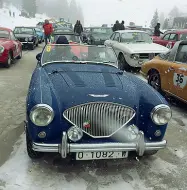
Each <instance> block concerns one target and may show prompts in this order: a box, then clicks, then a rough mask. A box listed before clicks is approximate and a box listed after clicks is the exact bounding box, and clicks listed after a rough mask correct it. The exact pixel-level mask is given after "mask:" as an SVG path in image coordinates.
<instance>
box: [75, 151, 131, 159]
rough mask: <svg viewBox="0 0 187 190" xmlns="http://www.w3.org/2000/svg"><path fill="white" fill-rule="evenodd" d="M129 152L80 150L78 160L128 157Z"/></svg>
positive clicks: (77, 154)
mask: <svg viewBox="0 0 187 190" xmlns="http://www.w3.org/2000/svg"><path fill="white" fill-rule="evenodd" d="M127 157H128V152H78V153H76V160H105V159H117V158H127Z"/></svg>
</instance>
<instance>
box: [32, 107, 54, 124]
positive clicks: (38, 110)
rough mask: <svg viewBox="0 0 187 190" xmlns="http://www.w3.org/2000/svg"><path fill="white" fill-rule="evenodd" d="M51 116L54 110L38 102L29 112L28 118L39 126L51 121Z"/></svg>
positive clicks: (52, 116)
mask: <svg viewBox="0 0 187 190" xmlns="http://www.w3.org/2000/svg"><path fill="white" fill-rule="evenodd" d="M53 118H54V111H53V109H52V108H51V107H50V106H48V105H46V104H38V105H36V106H34V107H33V108H32V110H31V112H30V120H31V121H32V122H33V123H34V124H35V125H37V126H40V127H44V126H47V125H49V124H50V123H51V122H52V121H53Z"/></svg>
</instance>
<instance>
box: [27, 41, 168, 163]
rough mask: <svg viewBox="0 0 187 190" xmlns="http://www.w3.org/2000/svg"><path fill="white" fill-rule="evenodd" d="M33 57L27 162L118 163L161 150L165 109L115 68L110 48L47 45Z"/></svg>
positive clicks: (162, 102)
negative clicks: (54, 156) (49, 156)
mask: <svg viewBox="0 0 187 190" xmlns="http://www.w3.org/2000/svg"><path fill="white" fill-rule="evenodd" d="M74 46H76V47H77V48H79V51H80V57H77V56H75V55H73V53H72V52H71V48H72V47H74ZM85 47H87V49H88V51H87V54H85V52H84V51H83V52H82V50H84V49H85ZM36 57H37V60H38V65H37V67H36V68H35V70H34V72H33V74H32V78H31V82H30V86H29V90H28V95H27V100H26V122H25V131H26V145H27V153H28V155H29V157H30V158H32V159H33V158H40V157H42V155H43V152H56V153H60V154H61V156H62V158H67V157H71V158H75V159H76V160H96V159H118V158H126V157H128V153H129V152H137V154H138V155H139V156H142V155H146V154H147V155H149V154H155V153H156V152H157V151H158V150H160V149H163V148H165V147H166V140H164V134H165V131H166V128H167V124H168V122H169V120H170V118H171V109H170V107H169V106H168V104H167V102H166V100H165V99H164V98H163V97H162V96H161V95H160V94H159V93H158V92H157V91H155V90H154V89H152V88H151V87H150V86H149V85H148V84H146V83H145V82H144V81H142V80H141V79H138V78H137V77H136V76H134V75H132V74H130V73H126V72H123V71H121V70H119V69H118V62H117V57H116V55H115V53H114V51H113V49H112V48H109V47H105V46H85V45H75V44H74V45H55V44H48V45H47V46H45V48H44V50H43V52H42V53H40V54H38V55H37V56H36Z"/></svg>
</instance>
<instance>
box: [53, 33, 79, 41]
mask: <svg viewBox="0 0 187 190" xmlns="http://www.w3.org/2000/svg"><path fill="white" fill-rule="evenodd" d="M60 36H65V37H66V38H67V40H68V42H77V43H80V40H79V36H75V35H73V34H65V35H54V38H52V43H56V41H57V39H58V38H59V37H60Z"/></svg>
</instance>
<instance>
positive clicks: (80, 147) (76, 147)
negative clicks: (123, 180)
mask: <svg viewBox="0 0 187 190" xmlns="http://www.w3.org/2000/svg"><path fill="white" fill-rule="evenodd" d="M166 144H167V141H166V140H163V141H160V142H145V138H144V133H143V132H142V131H139V138H138V139H137V140H136V142H128V143H115V142H113V143H94V144H79V143H68V137H67V133H66V132H63V134H62V143H61V144H44V143H35V142H33V143H32V149H33V150H34V151H36V152H56V153H60V154H61V156H62V158H66V157H67V156H68V154H69V153H79V152H84V153H86V152H108V151H109V152H110V151H113V152H118V151H122V152H123V151H124V152H130V151H136V152H137V154H138V155H139V156H143V155H144V153H145V151H153V150H160V149H163V148H165V147H166Z"/></svg>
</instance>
